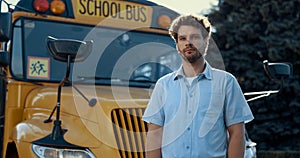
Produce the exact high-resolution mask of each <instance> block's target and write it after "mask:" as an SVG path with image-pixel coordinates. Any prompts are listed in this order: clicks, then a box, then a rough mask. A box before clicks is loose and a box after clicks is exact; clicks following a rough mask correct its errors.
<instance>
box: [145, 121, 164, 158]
mask: <svg viewBox="0 0 300 158" xmlns="http://www.w3.org/2000/svg"><path fill="white" fill-rule="evenodd" d="M162 132H163V127H162V126H159V125H156V124H152V123H150V124H149V125H148V133H147V140H146V158H161V141H162Z"/></svg>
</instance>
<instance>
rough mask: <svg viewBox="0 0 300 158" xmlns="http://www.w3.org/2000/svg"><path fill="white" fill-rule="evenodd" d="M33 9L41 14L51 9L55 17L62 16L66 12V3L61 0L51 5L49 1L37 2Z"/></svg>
mask: <svg viewBox="0 0 300 158" xmlns="http://www.w3.org/2000/svg"><path fill="white" fill-rule="evenodd" d="M33 8H34V9H35V10H36V11H38V12H40V13H45V12H47V11H48V10H49V8H50V11H51V13H52V14H54V15H60V14H62V13H64V11H65V10H66V6H65V3H64V2H63V1H61V0H53V1H52V2H51V3H49V2H48V0H35V1H34V2H33Z"/></svg>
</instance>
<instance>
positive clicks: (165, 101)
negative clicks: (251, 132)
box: [143, 15, 253, 158]
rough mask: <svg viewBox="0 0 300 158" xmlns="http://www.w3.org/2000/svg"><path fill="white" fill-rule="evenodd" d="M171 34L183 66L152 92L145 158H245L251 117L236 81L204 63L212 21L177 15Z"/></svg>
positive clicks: (148, 109)
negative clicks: (248, 124) (246, 136)
mask: <svg viewBox="0 0 300 158" xmlns="http://www.w3.org/2000/svg"><path fill="white" fill-rule="evenodd" d="M169 33H170V35H171V36H172V38H173V39H174V40H175V43H176V48H177V50H178V52H179V54H180V55H181V57H182V66H181V68H180V69H179V70H177V71H175V72H173V73H170V74H167V75H165V76H164V77H162V78H160V79H159V80H158V82H157V84H156V85H155V88H154V90H153V93H152V96H151V99H150V101H149V104H148V107H147V109H146V111H145V113H144V116H143V120H144V121H146V122H148V123H149V126H148V133H147V142H146V150H147V151H146V157H147V158H151V157H153V158H157V157H164V158H174V157H193V158H194V157H203V158H215V157H217V158H223V157H228V158H242V157H244V150H245V133H244V132H245V131H244V128H245V127H244V123H245V122H246V121H251V120H252V119H253V115H252V113H251V110H250V108H249V106H248V104H247V102H246V100H245V98H244V96H243V93H242V91H241V89H240V87H239V85H238V82H237V81H236V79H235V78H234V77H233V76H232V75H231V74H229V73H228V72H225V71H221V70H217V69H214V68H212V67H211V66H210V65H209V64H208V63H207V62H206V60H205V59H204V56H205V55H206V52H207V48H208V44H209V39H210V35H211V25H210V23H209V21H208V19H207V18H204V17H198V16H193V15H183V16H179V17H178V18H176V19H175V20H174V21H173V22H172V24H171V27H170V29H169Z"/></svg>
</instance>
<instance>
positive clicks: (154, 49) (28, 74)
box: [11, 18, 181, 84]
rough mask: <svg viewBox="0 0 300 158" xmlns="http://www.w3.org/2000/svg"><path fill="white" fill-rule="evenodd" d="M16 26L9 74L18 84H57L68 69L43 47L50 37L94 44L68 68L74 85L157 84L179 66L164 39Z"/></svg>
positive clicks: (41, 24)
mask: <svg viewBox="0 0 300 158" xmlns="http://www.w3.org/2000/svg"><path fill="white" fill-rule="evenodd" d="M14 26H15V27H14V39H21V40H14V41H13V42H12V62H13V63H12V65H14V66H13V67H12V70H11V71H12V74H13V76H14V77H16V78H18V79H23V80H36V81H51V82H59V81H60V80H61V79H62V78H63V77H64V75H65V70H66V69H65V67H66V63H63V62H60V61H55V60H54V59H52V58H51V56H50V55H49V53H48V52H47V48H46V43H45V40H46V38H47V37H48V36H52V37H54V38H58V39H76V40H83V41H88V40H92V41H93V51H92V53H91V55H90V56H89V57H88V58H87V59H86V60H85V61H83V62H78V63H72V68H71V69H72V74H71V75H70V76H72V80H73V81H84V82H87V83H88V82H94V83H95V84H112V83H113V82H112V81H114V83H116V84H118V83H119V84H121V82H123V81H130V82H134V81H136V82H141V81H143V82H144V81H148V82H156V81H157V79H158V78H160V77H161V76H163V75H165V74H167V73H169V72H171V71H173V70H175V69H177V68H178V67H179V66H180V63H181V62H180V57H179V56H178V53H176V49H175V48H174V47H175V43H174V41H173V40H172V39H171V38H170V37H169V36H168V35H166V34H155V33H147V32H141V31H136V30H120V29H113V28H105V27H95V26H87V25H79V24H73V23H60V22H54V21H45V20H37V19H27V18H22V19H20V20H18V21H17V22H16V23H15V25H14ZM17 37H18V38H17ZM174 61H175V62H174ZM144 83H146V82H144ZM139 84H141V83H139Z"/></svg>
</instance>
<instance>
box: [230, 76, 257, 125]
mask: <svg viewBox="0 0 300 158" xmlns="http://www.w3.org/2000/svg"><path fill="white" fill-rule="evenodd" d="M227 77H228V78H227V81H228V82H227V85H226V98H225V122H226V126H227V127H228V126H230V125H233V124H237V123H240V122H244V123H247V122H250V121H251V120H253V119H254V117H253V115H252V112H251V109H250V107H249V105H248V103H247V101H246V99H245V97H244V95H243V92H242V90H241V88H240V86H239V84H238V82H237V80H236V79H235V78H234V77H233V76H232V75H229V76H227Z"/></svg>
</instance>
